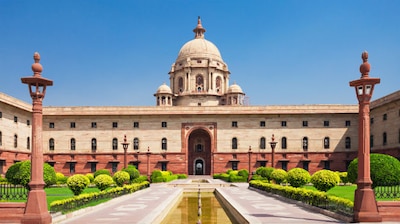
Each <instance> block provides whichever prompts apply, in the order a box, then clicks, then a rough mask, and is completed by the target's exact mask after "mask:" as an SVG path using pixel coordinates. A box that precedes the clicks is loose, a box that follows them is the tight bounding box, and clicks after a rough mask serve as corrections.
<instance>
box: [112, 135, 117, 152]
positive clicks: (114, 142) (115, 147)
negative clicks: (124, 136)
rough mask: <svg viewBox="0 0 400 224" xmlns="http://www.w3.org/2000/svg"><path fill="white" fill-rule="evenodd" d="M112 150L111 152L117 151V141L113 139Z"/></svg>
mask: <svg viewBox="0 0 400 224" xmlns="http://www.w3.org/2000/svg"><path fill="white" fill-rule="evenodd" d="M112 149H113V150H117V149H118V139H117V138H113V140H112Z"/></svg>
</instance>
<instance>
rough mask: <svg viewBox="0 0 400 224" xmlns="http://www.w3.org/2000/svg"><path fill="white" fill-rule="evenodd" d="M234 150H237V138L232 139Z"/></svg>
mask: <svg viewBox="0 0 400 224" xmlns="http://www.w3.org/2000/svg"><path fill="white" fill-rule="evenodd" d="M232 149H237V138H232Z"/></svg>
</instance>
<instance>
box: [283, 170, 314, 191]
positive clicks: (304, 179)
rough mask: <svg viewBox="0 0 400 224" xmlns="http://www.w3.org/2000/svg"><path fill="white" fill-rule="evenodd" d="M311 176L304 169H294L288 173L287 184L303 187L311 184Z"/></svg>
mask: <svg viewBox="0 0 400 224" xmlns="http://www.w3.org/2000/svg"><path fill="white" fill-rule="evenodd" d="M310 179H311V175H310V173H308V171H307V170H305V169H302V168H293V169H291V170H289V172H287V182H288V183H289V184H290V186H292V187H301V186H303V185H305V184H308V183H309V182H310Z"/></svg>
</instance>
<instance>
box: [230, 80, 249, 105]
mask: <svg viewBox="0 0 400 224" xmlns="http://www.w3.org/2000/svg"><path fill="white" fill-rule="evenodd" d="M244 95H245V94H244V93H243V91H242V88H240V86H239V85H238V84H236V83H234V84H232V85H231V86H230V87H229V88H228V92H227V93H226V98H227V105H243V104H244Z"/></svg>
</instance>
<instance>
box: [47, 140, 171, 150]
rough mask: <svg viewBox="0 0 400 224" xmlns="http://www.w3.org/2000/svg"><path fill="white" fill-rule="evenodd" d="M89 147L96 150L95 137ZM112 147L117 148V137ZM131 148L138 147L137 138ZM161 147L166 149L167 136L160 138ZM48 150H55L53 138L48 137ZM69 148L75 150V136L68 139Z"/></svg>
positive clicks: (136, 148) (135, 148)
mask: <svg viewBox="0 0 400 224" xmlns="http://www.w3.org/2000/svg"><path fill="white" fill-rule="evenodd" d="M91 149H92V150H93V151H95V150H97V139H96V138H92V140H91ZM112 149H113V150H118V139H117V138H113V139H112ZM133 149H134V150H138V149H139V138H134V139H133ZM161 149H162V150H167V138H162V139H161ZM49 150H51V151H53V150H55V140H54V138H50V139H49ZM70 150H76V139H75V138H71V139H70Z"/></svg>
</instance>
